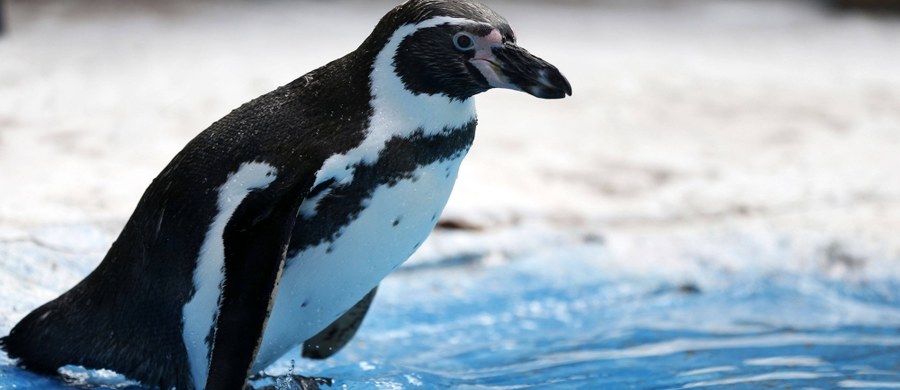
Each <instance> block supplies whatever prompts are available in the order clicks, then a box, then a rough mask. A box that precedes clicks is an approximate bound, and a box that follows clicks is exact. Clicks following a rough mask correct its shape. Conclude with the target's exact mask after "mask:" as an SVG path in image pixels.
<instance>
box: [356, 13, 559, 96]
mask: <svg viewBox="0 0 900 390" xmlns="http://www.w3.org/2000/svg"><path fill="white" fill-rule="evenodd" d="M376 36H380V37H381V38H382V40H383V39H384V37H387V40H386V41H384V40H383V41H382V43H381V45H380V46H381V47H383V50H385V51H386V52H388V53H390V54H392V61H393V62H392V65H393V68H394V73H396V75H397V76H398V77H399V79H400V80H401V81H402V83H403V85H404V87H405V89H407V90H408V91H410V92H412V93H414V94H426V95H444V96H447V97H449V98H451V99H457V100H466V99H468V98H470V97H472V96H473V95H476V94H478V93H481V92H484V91H487V90H489V89H491V88H507V89H513V90H517V91H522V92H526V93H528V94H531V95H533V96H536V97H539V98H544V99H558V98H563V97H565V96H567V95H571V94H572V87H571V86H570V84H569V82H568V80H566V78H565V77H564V76H563V75H562V73H560V71H559V70H558V69H557V68H556V67H555V66H553V65H551V64H550V63H548V62H546V61H544V60H542V59H540V58H538V57H537V56H534V55H532V54H530V53H529V52H528V51H526V50H525V49H523V48H522V47H520V46H519V45H518V44H517V43H516V36H515V34H514V33H513V30H512V29H511V28H510V27H509V24H508V23H507V21H506V19H504V18H503V17H502V16H500V15H498V14H497V13H495V12H494V11H493V10H491V9H490V8H488V7H486V6H484V5H482V4H480V3H478V2H476V1H472V0H463V1H459V0H410V1H407V2H406V3H403V4H401V5H400V6H398V7H397V8H395V9H393V10H392V11H391V12H389V13H388V14H387V15H386V16H385V17H384V18H382V20H381V22H380V23H379V24H378V26H377V27H376V29H375V31H374V32H373V34H372V36H371V37H370V40H372V39H377V38H373V37H376ZM392 49H393V51H391V50H392Z"/></svg>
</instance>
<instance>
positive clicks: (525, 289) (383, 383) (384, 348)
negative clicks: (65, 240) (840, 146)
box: [0, 244, 900, 389]
mask: <svg viewBox="0 0 900 390" xmlns="http://www.w3.org/2000/svg"><path fill="white" fill-rule="evenodd" d="M606 255H608V251H607V249H606V248H605V247H604V246H602V245H597V244H588V245H581V246H573V247H571V248H568V249H566V250H562V249H555V250H548V251H545V252H543V253H540V254H536V255H526V256H518V257H513V258H507V259H503V260H499V261H498V260H495V261H487V259H484V258H482V259H481V260H480V261H474V262H470V263H458V262H454V261H452V260H451V261H447V262H445V263H444V262H437V263H435V264H434V265H433V266H431V267H411V269H410V270H408V271H405V272H398V273H395V274H394V275H392V276H391V277H389V278H388V279H387V280H385V281H384V283H383V284H382V287H381V289H380V291H379V295H378V296H377V298H376V300H375V303H374V305H373V307H372V311H371V312H370V314H369V316H368V317H367V319H366V322H365V323H364V324H363V327H362V328H361V330H360V332H359V334H358V335H357V337H356V338H355V339H354V341H353V342H351V344H350V345H349V346H348V347H347V348H346V349H345V350H343V351H341V352H340V353H338V354H337V355H335V357H333V358H332V359H330V360H327V361H324V362H316V361H310V360H302V359H296V360H294V361H292V360H291V356H295V357H296V356H299V353H298V352H297V351H293V352H292V353H291V354H289V355H288V356H287V357H286V358H284V359H282V360H281V361H280V362H279V363H276V364H275V365H274V366H273V367H272V368H270V370H269V371H270V373H272V374H284V373H286V372H287V371H288V370H289V367H290V366H291V364H293V365H294V368H293V372H295V373H298V374H305V375H313V376H325V377H331V378H334V379H335V388H342V387H343V386H346V388H350V389H360V388H362V389H366V388H373V389H397V388H419V387H422V388H433V387H450V386H452V387H461V388H521V387H539V388H547V387H559V388H572V387H581V388H598V387H599V388H648V389H657V388H658V389H674V388H717V387H722V386H729V387H737V388H759V387H775V388H787V387H791V388H895V387H898V386H900V304H898V303H900V283H897V282H896V281H893V280H880V281H878V280H867V281H865V282H848V281H839V280H834V279H829V278H827V277H822V276H815V275H804V274H792V273H789V272H785V273H781V274H764V275H762V276H760V274H754V273H750V274H733V273H724V272H711V273H710V274H709V275H705V276H707V277H708V279H705V280H715V282H713V283H708V282H707V283H705V282H700V283H696V282H691V283H682V282H673V280H660V279H658V278H655V277H640V276H630V277H621V276H616V277H614V278H609V277H608V276H607V275H606V272H604V267H606V266H608V265H609V263H608V261H607V260H604V256H606ZM7 363H8V362H7ZM82 380H83V379H82ZM91 383H93V384H94V385H92V386H96V384H97V383H98V381H97V380H93V381H91ZM100 383H106V385H107V386H109V385H110V383H112V384H116V383H117V382H115V381H109V380H106V381H105V382H103V381H101V382H100ZM118 383H121V382H118ZM76 387H79V386H76ZM80 387H84V386H80ZM0 388H4V389H11V388H18V389H62V388H71V387H69V386H67V385H65V384H63V383H62V382H59V381H56V380H53V379H48V378H43V377H39V376H35V375H33V374H30V373H27V372H25V371H22V370H19V369H16V368H13V367H10V366H9V365H7V364H4V365H3V366H2V367H0Z"/></svg>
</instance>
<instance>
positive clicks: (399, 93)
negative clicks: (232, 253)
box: [253, 17, 475, 370]
mask: <svg viewBox="0 0 900 390" xmlns="http://www.w3.org/2000/svg"><path fill="white" fill-rule="evenodd" d="M458 23H470V21H468V20H465V19H455V18H447V17H437V18H433V19H430V20H426V21H424V22H421V23H419V24H417V25H407V26H404V27H401V28H400V29H398V30H397V31H396V32H395V33H394V34H393V36H392V37H391V38H390V40H389V41H388V43H387V45H386V46H385V48H384V49H383V50H382V51H381V52H380V53H379V54H378V56H377V57H376V60H375V63H374V65H373V70H372V73H371V75H370V80H371V85H372V91H371V92H372V100H371V104H372V111H373V114H372V116H371V117H370V118H369V126H368V128H367V129H366V137H365V138H364V139H363V141H362V142H361V143H360V144H359V145H358V146H357V147H355V148H353V149H351V150H349V151H348V152H346V153H343V154H339V155H335V156H332V157H331V158H329V159H328V160H326V161H325V163H324V164H323V167H322V169H321V170H319V172H318V173H317V175H316V180H315V184H314V185H313V187H312V189H311V193H310V195H309V196H308V197H307V199H306V201H305V202H304V204H303V205H302V206H301V209H300V213H299V215H298V221H297V227H296V228H295V230H294V234H293V238H292V242H291V245H290V248H289V252H288V260H287V264H286V267H285V270H284V273H283V274H282V278H281V283H280V287H279V292H278V295H277V296H276V298H275V304H274V306H273V309H272V313H271V314H270V317H269V321H268V323H267V325H266V330H265V334H264V336H263V341H262V344H261V346H260V350H259V353H258V355H257V358H256V362H255V364H254V367H253V370H261V369H263V368H265V367H266V366H267V365H269V364H271V363H272V362H274V361H275V360H276V359H278V358H279V357H281V356H282V355H283V354H284V353H285V352H287V351H288V350H289V349H291V348H292V347H296V346H297V345H299V344H301V343H302V342H304V341H305V340H307V339H309V338H310V337H312V336H313V335H315V334H316V333H318V332H319V331H320V330H322V329H324V328H325V327H326V326H328V324H330V323H331V322H332V321H334V320H335V319H337V318H338V317H340V316H341V315H342V314H343V313H344V312H345V311H346V310H348V309H349V308H350V307H352V306H353V305H354V304H355V303H356V302H357V301H359V300H360V299H361V298H362V297H363V296H365V295H366V293H368V292H369V291H370V290H371V289H372V288H373V287H375V286H376V285H377V284H378V283H379V282H380V281H381V280H382V279H383V278H384V277H385V276H387V274H388V273H390V272H391V271H392V270H393V269H395V268H396V267H397V266H399V265H400V264H402V263H403V262H404V261H405V260H406V259H407V258H409V256H410V255H412V253H413V252H414V251H415V250H416V249H417V248H418V246H419V245H420V244H421V243H422V241H424V240H425V238H426V237H428V235H429V233H430V232H431V230H432V229H433V228H434V225H435V223H436V222H437V218H438V216H440V213H441V212H442V211H443V209H444V206H445V205H446V203H447V199H448V198H449V196H450V192H451V190H452V188H453V184H454V182H455V181H456V176H457V172H458V169H459V164H460V163H461V161H462V159H463V157H464V156H465V154H466V152H467V151H468V148H469V146H470V145H471V142H472V139H473V138H474V131H475V108H474V102H473V101H472V99H468V100H465V101H458V100H453V99H450V98H448V97H446V96H443V95H424V94H418V95H416V94H412V93H410V92H409V91H407V90H406V88H405V86H404V85H403V82H402V81H401V80H400V78H399V77H398V76H397V73H396V69H395V68H394V65H393V57H394V55H395V53H396V51H397V48H398V47H399V46H400V43H401V42H402V40H403V39H404V38H405V37H407V36H409V35H412V34H413V33H415V32H416V31H417V30H419V29H421V28H427V27H433V26H437V25H440V24H458Z"/></svg>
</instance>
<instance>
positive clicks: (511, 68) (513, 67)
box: [454, 29, 572, 99]
mask: <svg viewBox="0 0 900 390" xmlns="http://www.w3.org/2000/svg"><path fill="white" fill-rule="evenodd" d="M460 34H467V33H460ZM459 36H460V35H459V34H457V36H455V37H454V44H456V46H457V48H458V49H461V50H463V49H468V50H474V51H475V54H474V56H473V57H472V58H471V59H470V60H469V63H470V64H472V66H474V67H475V68H476V69H478V71H479V72H481V75H482V76H483V77H484V78H485V80H487V82H488V85H490V87H491V88H506V89H512V90H516V91H522V92H525V93H528V94H530V95H533V96H536V97H539V98H543V99H560V98H564V97H566V96H567V95H568V96H570V95H572V86H571V85H570V84H569V81H568V80H566V78H565V77H563V75H562V73H560V72H559V70H558V69H556V67H555V66H553V65H551V64H550V63H548V62H546V61H544V60H542V59H540V58H538V57H537V56H534V55H532V54H531V53H528V51H526V50H525V49H523V48H521V47H519V46H517V45H516V43H515V41H514V40H504V39H503V36H502V34H501V33H500V31H499V30H497V29H493V30H491V32H490V33H488V34H487V35H483V36H472V35H471V34H467V36H466V37H467V38H469V37H470V36H471V37H472V38H471V39H472V40H473V44H472V45H471V48H463V47H460V44H458V43H457V41H458V38H459Z"/></svg>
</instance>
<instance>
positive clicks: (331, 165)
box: [0, 0, 572, 390]
mask: <svg viewBox="0 0 900 390" xmlns="http://www.w3.org/2000/svg"><path fill="white" fill-rule="evenodd" d="M492 88H506V89H512V90H518V91H522V92H525V93H528V94H531V95H533V96H535V97H538V98H544V99H557V98H563V97H565V96H568V95H571V94H572V88H571V86H570V84H569V82H568V81H567V80H566V78H565V77H564V76H563V75H562V74H561V73H560V71H559V70H558V69H557V68H556V67H554V66H553V65H551V64H550V63H548V62H546V61H544V60H542V59H540V58H538V57H536V56H534V55H532V54H530V53H529V52H528V51H526V50H525V49H523V48H521V47H520V46H519V45H518V44H517V41H516V36H515V34H514V33H513V30H512V29H511V28H510V27H509V24H508V23H507V21H506V20H505V19H504V18H503V17H501V16H500V15H498V14H497V13H495V12H494V11H492V10H491V9H489V8H488V7H486V6H484V5H482V4H480V3H478V2H477V1H474V0H410V1H407V2H405V3H403V4H401V5H399V6H397V7H396V8H394V9H393V10H391V11H390V12H388V13H387V14H386V15H385V16H384V17H383V18H382V19H381V20H380V21H379V22H378V24H377V25H376V26H375V29H374V30H373V31H372V33H371V35H369V36H368V37H367V38H366V39H365V40H364V41H363V43H362V44H361V45H360V46H359V47H358V48H357V49H356V50H354V51H353V52H351V53H349V54H347V55H346V56H344V57H341V58H339V59H337V60H334V61H332V62H330V63H328V64H327V65H325V66H323V67H320V68H318V69H315V70H313V71H311V72H309V73H307V74H305V75H303V76H302V77H300V78H298V79H296V80H294V81H291V82H290V83H288V84H286V85H284V86H282V87H279V88H277V89H276V90H274V91H272V92H269V93H267V94H265V95H262V96H260V97H258V98H256V99H254V100H251V101H250V102H248V103H245V104H244V105H242V106H240V107H239V108H237V109H235V110H234V111H232V112H230V113H229V114H228V115H226V116H225V117H223V118H222V119H220V120H218V121H216V122H214V123H213V124H212V125H210V126H209V128H207V129H206V130H204V131H203V132H201V133H200V134H199V135H197V136H196V137H195V138H194V139H193V140H191V141H190V142H189V143H188V144H187V145H186V146H185V147H184V149H183V150H181V151H180V152H179V153H178V154H177V155H176V156H175V157H174V158H173V159H172V160H171V162H170V163H169V164H168V165H167V166H166V167H165V168H164V169H163V170H162V172H161V173H160V174H159V175H158V176H157V177H156V178H155V179H154V180H153V181H152V183H150V185H149V187H148V188H147V189H146V191H145V193H144V194H143V196H142V197H141V199H140V200H139V202H138V204H137V206H136V208H135V210H134V212H133V214H132V215H131V217H130V218H129V219H128V221H127V222H126V224H125V226H124V228H123V229H122V231H121V233H120V234H119V236H118V238H117V239H116V240H115V242H114V243H113V244H112V246H111V248H110V249H109V252H108V253H107V254H106V256H105V257H104V258H103V260H102V262H101V263H100V264H99V265H98V267H97V268H96V269H95V270H93V271H92V272H91V273H90V274H89V275H88V276H87V277H85V278H84V279H83V280H82V281H81V282H79V283H78V284H77V285H76V286H74V287H73V288H71V289H70V290H68V291H67V292H65V293H63V294H62V295H61V296H60V297H58V298H56V299H55V300H53V301H50V302H49V303H46V304H44V305H43V306H41V307H39V308H37V309H35V310H34V311H32V312H31V313H30V314H28V315H27V316H25V318H24V319H22V320H21V321H20V322H19V323H18V324H17V325H16V326H15V327H13V329H12V330H11V331H10V333H9V335H8V336H6V337H4V338H2V339H0V347H2V349H3V350H5V351H6V353H7V354H8V355H9V357H11V358H14V359H17V360H16V361H17V364H18V365H19V366H21V367H23V368H25V369H28V370H32V371H35V372H38V373H43V374H48V375H54V374H56V373H57V370H58V368H59V367H61V366H64V365H79V366H83V367H86V368H93V369H100V368H103V369H110V370H113V371H116V372H118V373H120V374H123V375H125V376H126V377H128V378H129V379H133V380H136V381H139V382H141V383H142V384H144V385H147V386H151V387H158V388H161V389H172V388H176V389H189V390H190V389H210V390H215V389H228V390H231V389H243V388H245V387H247V386H248V378H250V377H251V376H252V375H251V373H258V372H261V370H263V369H264V368H265V367H267V366H268V365H270V364H271V363H272V362H274V361H275V360H276V359H278V358H280V357H281V356H283V355H284V354H285V353H287V352H288V351H289V350H291V349H292V348H295V347H297V346H301V345H302V355H303V356H305V357H308V358H314V359H324V358H327V357H329V356H331V355H333V354H334V353H335V352H337V351H338V350H340V349H341V348H342V347H343V346H344V345H345V344H346V343H347V342H348V341H349V340H350V339H351V338H352V337H353V335H354V333H355V332H356V330H357V329H358V327H359V326H360V323H361V322H362V320H363V318H364V317H365V315H366V312H367V311H368V308H369V305H370V304H371V302H372V299H373V297H374V296H375V294H376V290H377V286H378V284H379V283H380V281H381V280H382V279H383V278H384V277H385V276H387V275H388V274H389V273H390V272H391V271H392V270H394V269H395V268H396V267H398V266H399V265H400V264H401V263H403V262H404V261H405V260H406V259H407V258H409V256H411V255H412V254H413V252H415V250H416V249H417V248H418V247H419V246H420V245H421V244H422V242H423V241H424V240H425V238H426V237H427V236H428V235H429V234H430V232H431V231H432V229H433V228H434V226H435V224H436V222H437V219H438V217H439V216H440V214H441V211H442V210H443V208H444V206H445V204H446V202H447V199H448V198H449V196H450V192H451V189H452V188H453V184H454V181H455V180H456V177H457V172H458V170H459V166H460V162H461V161H462V159H463V157H465V155H466V153H467V152H468V150H469V147H470V145H471V144H472V141H473V139H474V136H475V127H476V123H477V120H476V114H475V105H474V99H473V96H475V95H477V94H479V93H482V92H485V91H487V90H489V89H492ZM298 378H299V379H298V381H299V383H300V384H301V385H303V386H304V387H306V388H316V387H318V386H317V385H318V384H319V383H326V382H324V381H319V380H309V378H303V377H298Z"/></svg>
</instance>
